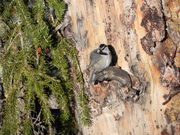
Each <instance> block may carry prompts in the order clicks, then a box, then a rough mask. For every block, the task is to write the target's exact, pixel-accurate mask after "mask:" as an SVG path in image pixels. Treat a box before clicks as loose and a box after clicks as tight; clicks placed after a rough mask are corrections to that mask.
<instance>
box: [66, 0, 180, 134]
mask: <svg viewBox="0 0 180 135" xmlns="http://www.w3.org/2000/svg"><path fill="white" fill-rule="evenodd" d="M66 3H67V4H68V15H69V16H70V17H71V25H72V32H73V39H74V40H75V41H76V46H77V48H78V50H79V60H80V66H81V69H82V71H83V73H84V79H85V81H86V80H88V73H87V72H86V69H87V67H88V64H89V54H90V52H91V51H92V50H93V49H95V48H97V47H98V45H99V44H101V43H105V44H109V45H112V46H113V48H114V50H115V52H116V54H117V63H116V66H120V67H121V68H122V69H123V70H125V71H127V72H128V73H129V74H130V76H131V78H132V85H133V86H132V87H134V88H135V89H138V90H139V91H140V94H139V100H138V101H137V102H132V101H126V100H123V98H122V97H123V96H120V97H119V96H117V91H119V89H118V88H117V87H118V86H117V87H116V84H115V82H113V81H111V82H108V83H106V84H98V85H96V86H93V87H91V88H88V87H87V88H86V92H87V93H88V94H89V102H90V103H89V106H90V108H91V116H92V124H91V125H89V126H88V127H82V131H83V134H85V135H148V134H149V135H160V134H161V135H179V134H180V94H177V95H175V96H174V97H172V98H171V100H170V102H168V103H167V104H165V105H162V104H163V103H164V102H165V101H166V99H164V95H167V94H168V93H169V92H170V91H171V93H172V91H178V89H179V87H180V27H179V25H180V23H179V22H180V1H179V0H174V1H171V0H66ZM85 85H86V86H88V85H87V84H85ZM114 91H116V92H114ZM121 92H122V89H121Z"/></svg>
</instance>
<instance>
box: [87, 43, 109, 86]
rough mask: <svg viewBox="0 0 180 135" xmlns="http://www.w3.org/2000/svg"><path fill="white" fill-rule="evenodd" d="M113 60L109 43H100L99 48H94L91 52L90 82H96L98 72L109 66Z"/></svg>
mask: <svg viewBox="0 0 180 135" xmlns="http://www.w3.org/2000/svg"><path fill="white" fill-rule="evenodd" d="M111 61H112V55H111V51H110V50H109V47H108V45H105V44H100V46H99V48H98V49H95V50H93V51H92V52H91V54H90V64H89V70H90V77H89V83H94V82H95V81H96V80H94V79H95V75H96V73H98V72H100V71H102V70H104V69H105V68H107V67H109V66H110V64H111Z"/></svg>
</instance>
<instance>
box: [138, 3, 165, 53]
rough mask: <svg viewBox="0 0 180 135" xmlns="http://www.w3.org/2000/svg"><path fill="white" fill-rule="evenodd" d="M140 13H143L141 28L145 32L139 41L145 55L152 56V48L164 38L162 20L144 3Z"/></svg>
mask: <svg viewBox="0 0 180 135" xmlns="http://www.w3.org/2000/svg"><path fill="white" fill-rule="evenodd" d="M141 11H142V12H143V19H142V22H141V26H143V27H144V28H145V30H146V32H147V34H146V35H145V36H144V37H143V38H142V39H141V44H142V48H143V49H144V51H145V52H146V53H147V54H149V55H152V54H153V51H152V48H153V47H155V42H156V41H161V40H163V38H164V36H165V31H164V28H165V27H164V20H163V17H162V16H160V15H159V14H158V10H157V9H156V8H155V7H153V8H150V7H149V5H147V4H146V3H143V5H142V7H141Z"/></svg>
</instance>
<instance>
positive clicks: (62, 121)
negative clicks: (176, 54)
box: [0, 0, 89, 135]
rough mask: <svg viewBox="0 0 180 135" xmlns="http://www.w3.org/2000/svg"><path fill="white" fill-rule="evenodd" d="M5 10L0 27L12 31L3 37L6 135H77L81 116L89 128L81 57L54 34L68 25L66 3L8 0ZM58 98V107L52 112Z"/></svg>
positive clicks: (0, 10)
mask: <svg viewBox="0 0 180 135" xmlns="http://www.w3.org/2000/svg"><path fill="white" fill-rule="evenodd" d="M0 5H1V6H0V21H1V22H3V23H4V26H5V27H6V28H4V29H5V31H6V32H5V33H4V34H3V35H1V37H0V40H3V51H2V54H1V57H0V60H1V66H2V68H3V74H2V80H3V87H4V90H5V97H6V98H5V107H4V113H3V114H4V115H3V126H2V129H1V130H0V132H1V133H2V134H4V135H15V134H18V135H20V134H23V135H31V134H32V135H33V134H35V135H39V134H60V135H63V134H65V135H67V134H75V133H76V131H77V123H78V122H77V120H76V119H75V113H76V112H78V115H79V117H80V119H79V122H80V123H81V124H84V125H85V124H88V123H89V116H88V108H87V99H86V97H85V95H84V94H83V78H82V74H81V71H80V68H79V64H78V59H77V51H76V49H75V47H74V46H73V43H72V42H71V41H69V40H67V39H65V38H63V37H61V36H60V35H59V34H58V33H56V32H54V31H53V30H54V28H55V27H56V26H57V25H59V24H60V23H61V21H62V19H63V14H64V12H65V10H66V6H65V4H64V3H63V2H62V1H60V0H6V1H1V3H0ZM52 11H53V13H54V17H52ZM1 28H2V27H0V29H1ZM75 83H76V84H78V86H79V87H74V84H75ZM52 97H53V101H54V100H55V101H54V102H55V103H54V104H57V107H51V105H50V102H51V100H52V99H51V98H52ZM75 97H76V98H75ZM75 110H76V111H75Z"/></svg>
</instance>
